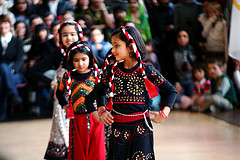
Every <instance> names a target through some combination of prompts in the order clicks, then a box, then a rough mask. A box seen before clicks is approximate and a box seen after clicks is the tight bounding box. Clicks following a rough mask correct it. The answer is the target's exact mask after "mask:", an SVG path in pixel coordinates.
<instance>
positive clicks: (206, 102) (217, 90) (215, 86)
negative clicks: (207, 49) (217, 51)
mask: <svg viewBox="0 0 240 160" xmlns="http://www.w3.org/2000/svg"><path fill="white" fill-rule="evenodd" d="M208 71H209V75H210V77H211V94H210V95H209V96H206V97H204V98H203V99H201V100H199V101H198V104H199V106H200V107H199V111H200V112H205V111H207V110H209V109H210V111H211V112H216V111H220V110H232V109H233V108H234V105H235V104H236V103H237V95H236V91H235V88H234V86H233V83H232V80H231V79H230V78H229V77H228V76H227V75H226V74H224V73H223V63H222V62H221V61H220V60H217V59H212V60H209V62H208Z"/></svg>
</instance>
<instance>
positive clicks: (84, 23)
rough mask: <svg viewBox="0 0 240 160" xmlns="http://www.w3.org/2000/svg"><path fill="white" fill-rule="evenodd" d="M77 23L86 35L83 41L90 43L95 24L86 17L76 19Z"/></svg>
mask: <svg viewBox="0 0 240 160" xmlns="http://www.w3.org/2000/svg"><path fill="white" fill-rule="evenodd" d="M75 21H76V22H77V23H78V24H79V25H80V26H81V27H82V30H83V33H84V35H83V40H84V41H89V38H90V32H91V28H92V25H93V22H92V21H91V20H90V19H89V18H88V17H87V16H85V15H82V16H78V17H76V18H75Z"/></svg>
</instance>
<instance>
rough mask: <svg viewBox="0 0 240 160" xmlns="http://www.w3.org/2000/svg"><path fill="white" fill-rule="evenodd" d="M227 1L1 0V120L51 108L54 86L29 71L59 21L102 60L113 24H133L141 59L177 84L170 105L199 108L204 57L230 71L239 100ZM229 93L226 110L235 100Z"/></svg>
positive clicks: (48, 46) (54, 38) (48, 50)
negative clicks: (75, 27) (76, 30)
mask: <svg viewBox="0 0 240 160" xmlns="http://www.w3.org/2000/svg"><path fill="white" fill-rule="evenodd" d="M231 7H232V0H0V35H1V37H0V38H1V39H0V52H1V54H0V121H3V120H6V119H11V118H13V119H14V118H16V119H17V118H18V117H25V118H29V117H30V118H31V117H44V116H49V117H50V116H51V115H52V113H51V112H52V108H53V102H54V98H53V94H54V93H53V88H52V87H51V86H50V85H46V84H45V83H42V82H41V81H39V80H38V79H36V78H35V77H34V76H33V75H32V73H31V71H32V68H34V66H35V65H36V64H37V63H38V62H40V61H41V60H43V59H44V57H46V56H47V55H49V54H53V53H54V52H56V51H58V50H59V42H58V28H59V26H60V24H61V22H64V21H76V22H77V23H78V24H80V26H81V27H82V29H83V36H84V40H85V41H89V42H90V44H91V45H92V47H93V50H94V53H95V54H96V55H97V56H98V57H99V58H101V59H102V60H104V58H105V56H106V54H107V52H108V51H109V50H110V49H111V47H112V45H111V39H110V37H111V33H112V31H113V30H114V29H116V28H118V27H120V26H122V25H124V26H127V25H129V26H130V25H131V26H134V27H136V28H137V29H138V31H139V32H140V33H141V35H142V38H143V40H144V41H145V44H146V48H147V54H146V55H145V56H144V61H145V62H146V63H151V64H152V65H153V66H154V67H155V68H156V69H158V70H159V71H160V72H161V73H162V74H163V75H164V76H165V77H166V78H167V79H168V80H169V81H170V82H171V83H172V84H174V85H175V87H176V89H177V91H178V98H177V100H176V104H175V106H174V109H183V110H186V109H190V110H192V111H199V105H201V104H202V103H204V102H203V101H201V96H207V95H208V94H211V92H212V91H210V88H211V87H210V85H211V84H210V82H209V80H210V79H211V78H213V76H212V77H211V73H209V67H210V66H209V65H208V64H209V63H213V62H214V63H215V62H217V63H216V64H218V65H217V66H219V67H220V69H221V71H222V73H223V74H224V75H225V74H226V75H227V76H228V77H229V78H230V81H231V83H230V84H231V85H232V86H233V87H234V90H235V92H236V96H237V97H236V98H238V99H239V95H240V85H239V79H238V78H236V77H237V76H235V75H236V74H238V75H239V70H240V69H239V68H240V67H239V66H240V62H239V60H236V59H232V58H231V57H229V56H228V39H229V31H230V28H229V26H230V19H231ZM212 59H214V60H215V61H211V62H209V61H210V60H212ZM54 70H56V68H53V71H54ZM201 73H202V74H203V76H200V78H199V75H198V74H201ZM209 75H210V77H209ZM49 76H51V74H49ZM52 77H53V78H54V72H53V76H52ZM203 82H204V84H205V82H207V83H206V84H207V85H205V86H204V87H206V88H204V89H202V90H201V87H202V86H201V85H202V84H203ZM200 86H201V87H200ZM224 89H226V88H224ZM199 90H201V93H199V92H198V91H199ZM227 92H228V90H227V91H226V94H227ZM232 92H234V91H232ZM224 94H225V92H224ZM223 97H225V95H223ZM236 98H235V99H234V100H233V101H231V104H232V105H233V107H231V108H227V109H234V108H235V107H237V105H238V103H239V102H237V101H236ZM159 99H161V98H160V97H159ZM159 99H158V100H159ZM159 101H160V100H159ZM159 101H158V103H159ZM154 102H155V101H154ZM153 107H154V106H153ZM156 107H158V104H157V105H156ZM225 109H226V108H225ZM210 110H211V111H216V108H215V109H214V108H210ZM204 111H205V110H204Z"/></svg>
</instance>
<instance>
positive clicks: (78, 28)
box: [58, 21, 83, 56]
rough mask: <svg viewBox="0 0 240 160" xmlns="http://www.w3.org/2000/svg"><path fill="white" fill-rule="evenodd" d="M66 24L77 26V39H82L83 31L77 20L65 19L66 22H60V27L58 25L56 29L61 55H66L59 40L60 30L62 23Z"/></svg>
mask: <svg viewBox="0 0 240 160" xmlns="http://www.w3.org/2000/svg"><path fill="white" fill-rule="evenodd" d="M66 24H70V25H75V26H76V28H77V32H78V36H79V39H80V40H81V41H83V31H82V27H81V26H80V25H79V24H78V23H77V22H75V21H66V22H63V23H61V24H60V27H59V29H58V39H59V43H60V45H59V48H60V50H61V53H62V54H63V56H65V55H66V51H65V50H64V48H63V44H62V41H61V30H62V27H63V25H66Z"/></svg>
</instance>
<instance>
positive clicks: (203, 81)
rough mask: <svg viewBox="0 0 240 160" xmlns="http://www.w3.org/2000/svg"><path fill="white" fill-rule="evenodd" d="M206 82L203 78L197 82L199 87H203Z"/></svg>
mask: <svg viewBox="0 0 240 160" xmlns="http://www.w3.org/2000/svg"><path fill="white" fill-rule="evenodd" d="M205 82H206V78H203V79H202V80H201V81H200V82H197V83H198V84H200V85H203V84H204V83H205Z"/></svg>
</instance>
